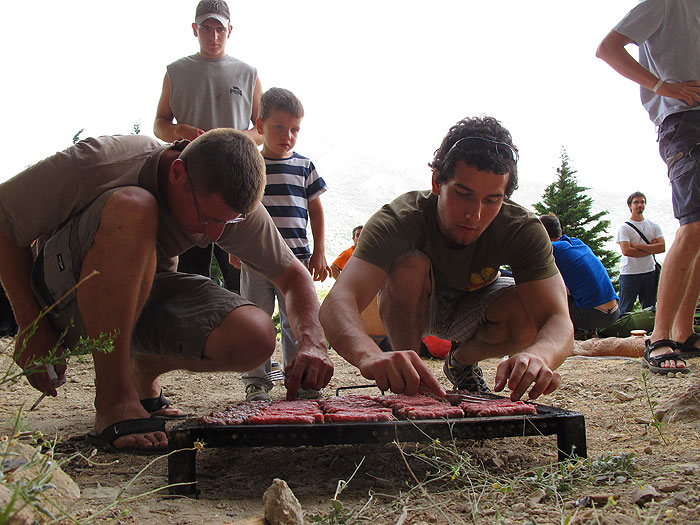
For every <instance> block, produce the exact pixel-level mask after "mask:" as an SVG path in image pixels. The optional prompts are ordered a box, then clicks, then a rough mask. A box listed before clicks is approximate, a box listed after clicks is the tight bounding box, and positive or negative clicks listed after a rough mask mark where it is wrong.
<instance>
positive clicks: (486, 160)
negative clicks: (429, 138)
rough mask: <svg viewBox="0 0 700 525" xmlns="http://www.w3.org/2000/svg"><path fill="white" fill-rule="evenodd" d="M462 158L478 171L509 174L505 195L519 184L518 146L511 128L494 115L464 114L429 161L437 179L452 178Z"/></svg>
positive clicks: (510, 193)
mask: <svg viewBox="0 0 700 525" xmlns="http://www.w3.org/2000/svg"><path fill="white" fill-rule="evenodd" d="M460 160H461V161H462V162H464V163H465V164H468V165H470V166H476V168H477V169H478V170H479V171H492V172H494V173H497V174H498V175H505V174H508V175H509V177H508V183H507V185H506V191H505V196H506V197H510V196H511V195H512V194H513V192H514V191H515V190H516V189H517V188H518V148H516V147H515V145H514V144H513V139H512V137H511V136H510V132H509V131H508V130H507V129H506V128H504V127H503V125H502V124H501V123H500V122H499V121H498V120H496V119H495V118H493V117H487V116H483V117H472V118H465V119H462V120H460V121H459V122H457V123H456V124H455V125H454V126H452V127H451V128H450V131H449V132H448V133H447V135H446V136H445V138H444V139H442V144H440V147H439V148H438V149H437V150H435V156H434V157H433V161H432V162H431V163H429V164H428V166H430V167H431V168H432V169H433V170H434V172H435V182H437V183H443V182H445V181H447V180H449V179H450V178H452V177H453V176H454V170H455V166H456V165H457V163H458V162H459V161H460Z"/></svg>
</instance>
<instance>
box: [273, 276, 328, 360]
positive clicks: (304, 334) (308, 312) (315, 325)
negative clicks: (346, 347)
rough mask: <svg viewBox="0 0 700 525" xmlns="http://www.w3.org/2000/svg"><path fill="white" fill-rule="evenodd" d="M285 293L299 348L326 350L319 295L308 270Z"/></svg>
mask: <svg viewBox="0 0 700 525" xmlns="http://www.w3.org/2000/svg"><path fill="white" fill-rule="evenodd" d="M302 268H303V266H302ZM304 270H305V269H304ZM283 293H284V302H285V305H286V307H287V316H288V317H289V322H290V324H291V326H292V331H293V332H294V336H295V337H296V339H297V341H298V343H299V350H304V349H310V348H314V347H318V348H322V349H323V350H324V351H325V349H326V344H325V340H324V335H323V330H322V329H321V323H320V322H319V320H318V310H319V302H318V296H317V295H316V289H315V288H314V286H313V281H311V278H310V276H309V275H308V272H306V275H305V276H304V278H300V279H298V280H294V281H293V282H291V283H290V285H289V286H288V287H287V289H286V290H283Z"/></svg>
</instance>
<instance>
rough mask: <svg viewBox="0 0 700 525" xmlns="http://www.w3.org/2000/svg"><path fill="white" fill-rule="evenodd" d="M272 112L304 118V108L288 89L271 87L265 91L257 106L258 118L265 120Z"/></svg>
mask: <svg viewBox="0 0 700 525" xmlns="http://www.w3.org/2000/svg"><path fill="white" fill-rule="evenodd" d="M273 111H286V112H288V113H291V114H292V115H294V116H295V117H296V118H303V117H304V106H302V105H301V101H300V100H299V99H298V98H297V97H296V95H295V94H294V93H292V92H291V91H289V90H288V89H284V88H278V87H273V88H270V89H268V90H267V91H265V93H263V94H262V97H260V104H258V116H259V117H260V118H261V119H262V120H267V117H269V116H270V113H272V112H273Z"/></svg>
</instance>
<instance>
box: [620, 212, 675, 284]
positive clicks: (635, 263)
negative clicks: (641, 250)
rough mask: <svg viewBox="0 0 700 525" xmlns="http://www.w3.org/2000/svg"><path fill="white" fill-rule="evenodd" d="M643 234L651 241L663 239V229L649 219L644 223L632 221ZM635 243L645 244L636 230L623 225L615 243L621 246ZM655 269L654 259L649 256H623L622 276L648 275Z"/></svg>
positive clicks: (621, 262)
mask: <svg viewBox="0 0 700 525" xmlns="http://www.w3.org/2000/svg"><path fill="white" fill-rule="evenodd" d="M631 222H632V223H633V224H634V225H635V226H636V227H637V228H638V229H639V230H640V231H641V232H642V233H643V234H644V236H645V237H646V238H647V239H648V240H649V241H651V240H652V239H658V238H659V237H663V234H662V233H661V227H660V226H659V225H658V224H655V223H653V222H651V221H650V220H648V219H644V220H643V221H639V222H637V221H631ZM625 241H626V242H633V243H641V244H645V241H644V239H642V237H641V235H639V234H638V233H637V232H636V231H635V230H634V228H632V227H631V226H630V225H628V224H623V225H622V226H620V229H619V230H618V232H617V238H616V239H615V242H616V243H618V244H620V243H621V242H625ZM654 268H655V263H654V257H653V256H651V255H647V256H646V257H627V256H625V255H623V256H622V260H621V261H620V275H633V274H638V273H648V272H653V271H654Z"/></svg>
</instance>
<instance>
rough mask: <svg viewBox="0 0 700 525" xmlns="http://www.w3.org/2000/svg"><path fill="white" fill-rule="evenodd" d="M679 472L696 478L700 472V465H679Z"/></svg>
mask: <svg viewBox="0 0 700 525" xmlns="http://www.w3.org/2000/svg"><path fill="white" fill-rule="evenodd" d="M678 470H680V471H681V473H682V474H683V475H685V476H695V475H696V474H697V473H698V470H700V465H698V464H697V463H685V464H683V465H678Z"/></svg>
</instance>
